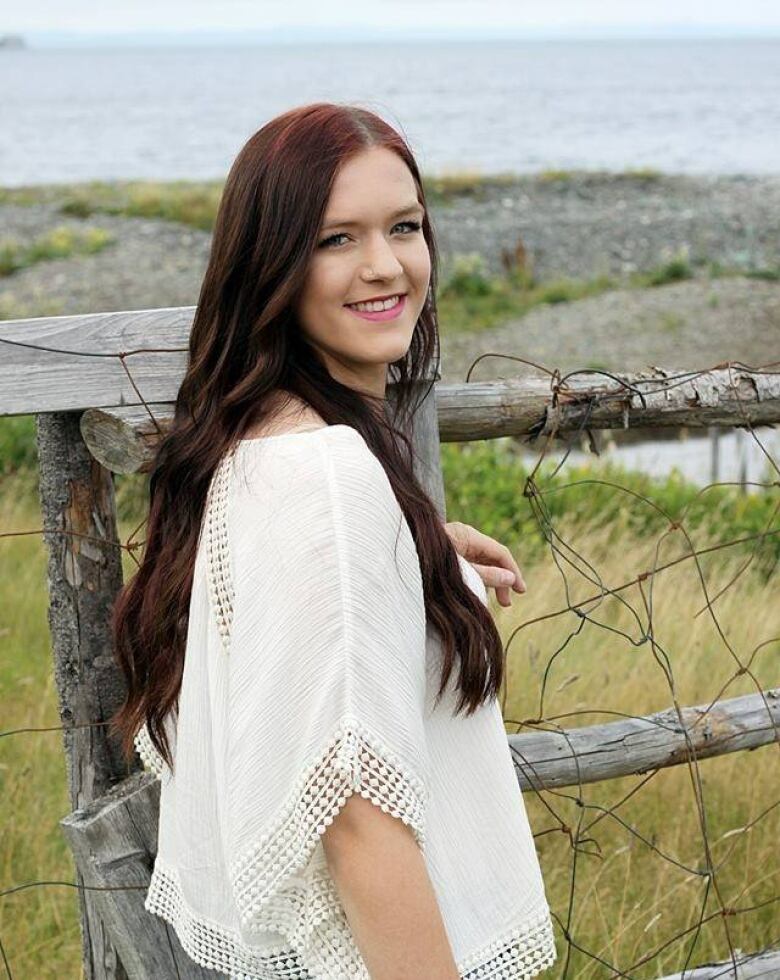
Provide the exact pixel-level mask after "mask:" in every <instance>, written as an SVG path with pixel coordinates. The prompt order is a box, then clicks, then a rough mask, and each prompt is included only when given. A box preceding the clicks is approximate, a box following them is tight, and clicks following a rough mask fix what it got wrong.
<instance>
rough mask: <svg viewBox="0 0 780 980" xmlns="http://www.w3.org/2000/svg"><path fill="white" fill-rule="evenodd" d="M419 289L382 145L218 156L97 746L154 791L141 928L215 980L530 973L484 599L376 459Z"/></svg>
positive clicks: (411, 200) (427, 508) (394, 161)
mask: <svg viewBox="0 0 780 980" xmlns="http://www.w3.org/2000/svg"><path fill="white" fill-rule="evenodd" d="M436 282H437V253H436V246H435V240H434V234H433V229H432V225H431V220H430V214H429V212H428V210H427V207H426V202H425V196H424V193H423V187H422V183H421V179H420V174H419V171H418V168H417V165H416V163H415V161H414V158H413V156H412V154H411V152H410V150H409V148H408V147H407V145H406V143H405V142H404V140H403V139H402V137H401V136H400V135H399V134H398V133H397V132H396V131H395V130H394V129H393V128H392V127H390V126H389V125H388V124H387V123H386V122H384V121H383V120H382V119H381V118H379V117H377V116H376V115H374V114H373V113H371V112H368V111H365V110H364V109H361V108H357V107H353V106H342V105H334V104H330V103H317V104H314V105H308V106H304V107H302V108H298V109H295V110H293V111H290V112H287V113H285V114H283V115H281V116H279V117H277V118H275V119H273V120H271V122H269V123H268V124H267V125H265V126H264V127H263V128H262V129H260V130H259V131H258V132H257V133H255V134H254V136H252V137H251V138H250V139H249V141H248V142H247V143H246V145H245V146H244V147H243V149H242V150H241V152H240V153H239V155H238V157H237V159H236V161H235V163H234V164H233V167H232V168H231V171H230V174H229V176H228V179H227V182H226V185H225V189H224V194H223V197H222V202H221V204H220V208H219V213H218V215H217V220H216V225H215V229H214V238H213V244H212V251H211V257H210V262H209V265H208V269H207V271H206V275H205V278H204V280H203V285H202V288H201V293H200V297H199V300H198V306H197V311H196V314H195V319H194V322H193V326H192V333H191V337H190V356H189V363H188V366H187V370H186V373H185V376H184V380H183V381H182V384H181V388H180V390H179V393H178V397H177V401H176V407H175V416H174V422H173V425H172V428H171V430H170V431H169V432H168V433H167V434H166V436H165V437H164V438H163V440H162V441H161V443H160V446H159V451H158V454H157V459H156V462H155V466H154V469H153V472H152V474H151V480H150V510H149V520H148V528H147V540H146V550H145V554H144V558H143V562H142V564H141V566H140V569H139V571H138V572H137V574H136V575H135V577H134V578H133V579H132V580H131V581H130V582H129V583H128V585H127V587H126V588H125V589H124V590H123V592H122V594H121V595H120V597H119V599H118V601H117V603H116V606H115V611H114V624H113V625H114V636H115V644H116V650H117V655H118V658H119V662H120V664H121V666H122V669H123V672H124V675H125V678H126V681H127V700H126V703H125V705H124V706H123V708H122V710H121V711H120V712H119V713H118V714H117V716H116V718H115V731H116V732H117V733H118V734H119V735H120V736H121V739H122V744H123V747H124V750H125V752H126V753H127V758H128V759H131V758H132V752H133V745H134V744H135V747H136V748H137V749H138V751H139V752H140V754H141V756H142V758H143V760H144V762H145V763H146V764H147V766H148V767H149V768H150V769H152V770H153V771H154V772H155V773H156V774H157V775H158V777H159V778H160V780H161V798H160V826H159V846H158V853H157V858H156V861H155V866H154V872H153V876H152V881H151V885H150V888H149V891H148V894H147V897H146V908H147V910H148V911H150V912H152V913H155V914H156V915H158V916H161V917H162V918H164V919H165V920H166V921H167V922H169V923H170V924H171V925H172V926H173V927H174V929H175V930H176V933H177V935H178V937H179V939H180V941H181V944H182V946H183V948H184V949H185V951H186V952H187V953H188V954H189V955H190V957H192V958H193V959H194V960H195V961H197V962H198V963H200V964H201V965H203V966H205V967H209V968H211V969H214V970H217V971H219V972H221V973H224V974H227V975H228V976H231V977H235V978H241V980H272V978H273V980H315V978H316V980H355V978H358V980H369V978H370V980H458V978H466V977H467V978H469V980H477V978H488V977H489V978H491V980H525V978H530V977H534V976H536V975H537V974H538V973H539V972H540V971H541V970H543V969H544V968H546V967H547V966H549V965H550V964H551V963H552V962H553V961H554V960H555V957H556V951H555V945H554V941H553V934H552V926H551V918H550V913H549V908H548V905H547V902H546V899H545V891H544V887H543V882H542V878H541V873H540V869H539V863H538V859H537V854H536V851H535V847H534V842H533V837H532V835H531V831H530V828H529V825H528V820H527V817H526V812H525V807H524V803H523V798H522V795H521V792H520V789H519V786H518V782H517V779H516V775H515V771H514V766H513V763H512V759H511V754H510V751H509V746H508V742H507V738H506V733H505V730H504V725H503V720H502V716H501V711H500V706H499V704H498V702H497V694H498V690H499V687H500V684H501V681H502V677H503V649H502V644H501V640H500V637H499V634H498V631H497V629H496V626H495V624H494V622H493V619H492V617H491V615H490V612H489V610H488V608H487V592H486V588H485V585H484V583H483V581H482V579H481V578H480V575H479V574H478V573H477V571H475V567H474V566H472V565H471V564H470V563H469V562H468V561H467V560H465V558H463V557H462V556H461V555H459V554H458V551H457V550H456V547H455V543H454V541H453V537H456V536H455V535H452V536H451V535H450V534H448V533H447V528H446V527H445V526H444V525H443V524H442V522H441V520H440V519H439V517H438V514H437V512H436V509H435V507H434V505H433V503H432V502H431V500H430V499H429V498H428V497H427V496H426V494H425V492H424V491H423V489H422V488H421V486H420V484H419V483H418V481H417V480H416V478H415V476H414V473H413V468H412V459H411V445H410V443H409V440H408V439H406V438H405V437H404V435H403V432H402V430H403V429H405V427H406V425H407V423H408V421H409V418H410V416H411V414H412V413H413V411H414V407H415V406H414V404H413V401H414V396H413V392H414V391H415V390H416V386H415V387H413V384H414V382H418V381H419V379H421V378H424V377H425V376H426V375H427V369H428V367H429V364H430V362H431V360H432V358H433V355H434V351H436V350H438V344H437V340H438V338H437V332H436V303H435V293H436ZM390 370H391V371H393V372H394V378H395V382H396V384H397V386H398V391H399V396H398V399H397V402H396V405H395V408H394V410H393V411H392V412H391V411H390V409H389V408H388V402H386V401H385V394H386V387H385V386H386V383H387V380H388V371H390ZM464 527H465V526H464V525H460V528H461V529H463V528H464ZM476 534H478V532H476ZM480 537H481V538H484V536H480ZM487 540H491V539H487ZM472 543H473V542H472ZM481 543H482V544H484V540H483V541H482V542H481ZM475 553H476V552H475ZM512 567H513V568H514V569H516V566H515V565H514V563H513V562H512ZM517 573H518V577H519V570H517ZM493 584H498V580H497V579H496V580H495V581H494V583H493ZM456 666H457V668H458V669H457V670H455V669H454V668H455V667H456Z"/></svg>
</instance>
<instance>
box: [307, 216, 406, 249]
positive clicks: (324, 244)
mask: <svg viewBox="0 0 780 980" xmlns="http://www.w3.org/2000/svg"><path fill="white" fill-rule="evenodd" d="M394 227H395V228H401V227H407V228H409V229H411V230H410V231H407V232H403V234H405V235H410V234H413V233H414V232H416V231H419V230H420V229H421V228H422V225H421V224H420V222H419V221H399V222H398V224H397V225H395V226H394ZM346 237H347V233H346V232H343V231H342V232H340V233H339V234H338V235H331V236H330V238H325V239H323V241H321V242H320V245H319V247H320V248H325V247H327V246H329V245H331V244H334V245H335V243H336V242H337V241H338V239H339V238H346ZM336 247H338V246H336Z"/></svg>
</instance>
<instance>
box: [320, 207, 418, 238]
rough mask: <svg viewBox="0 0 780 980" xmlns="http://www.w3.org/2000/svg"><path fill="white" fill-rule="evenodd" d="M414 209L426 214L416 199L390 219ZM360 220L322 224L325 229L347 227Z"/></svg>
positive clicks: (399, 216)
mask: <svg viewBox="0 0 780 980" xmlns="http://www.w3.org/2000/svg"><path fill="white" fill-rule="evenodd" d="M413 211H421V212H422V213H423V214H425V208H424V207H423V206H422V204H420V202H419V201H415V202H414V204H409V205H407V206H406V207H405V208H401V210H400V211H396V212H395V213H394V214H391V215H390V220H391V221H392V220H393V218H401V217H403V215H405V214H411V213H412V212H413ZM359 224H360V222H359V221H329V222H328V223H327V224H325V225H323V226H322V230H323V231H327V229H328V228H335V227H336V226H337V225H338V226H339V227H342V228H343V227H346V226H351V225H359Z"/></svg>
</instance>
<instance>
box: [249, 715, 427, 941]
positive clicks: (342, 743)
mask: <svg viewBox="0 0 780 980" xmlns="http://www.w3.org/2000/svg"><path fill="white" fill-rule="evenodd" d="M356 792H357V793H360V795H361V796H362V797H364V798H365V799H368V800H371V802H372V803H374V804H376V806H378V807H379V808H380V809H382V810H383V811H384V812H385V813H390V814H392V815H393V816H394V817H398V818H399V819H400V820H402V821H403V822H404V823H405V824H407V825H408V826H409V827H410V828H411V830H412V832H413V833H414V836H415V838H416V840H417V843H418V845H419V847H420V849H421V851H422V852H423V854H424V853H425V811H426V807H427V803H428V788H427V786H426V785H425V783H424V782H423V781H422V780H421V779H420V778H419V777H417V776H415V775H412V774H409V773H405V772H404V771H403V770H402V768H401V762H400V760H399V759H398V758H397V757H396V756H395V755H394V754H393V753H392V752H391V751H390V750H389V749H387V748H386V747H385V746H383V745H382V744H381V742H380V741H379V740H378V739H377V738H376V737H375V736H374V735H373V734H372V733H371V732H370V731H369V729H368V728H367V727H366V726H365V725H364V724H363V723H362V722H360V721H359V720H358V719H356V718H353V717H351V716H347V717H345V718H344V719H343V720H342V722H341V724H340V725H339V727H338V729H337V730H336V732H335V733H334V734H333V735H332V736H331V738H330V739H329V740H328V743H327V745H326V747H325V749H324V750H323V751H322V753H321V754H320V757H319V758H318V759H317V760H316V761H315V762H314V763H312V764H311V765H310V766H308V767H307V768H306V769H303V770H302V771H301V772H300V773H299V775H298V779H297V781H296V785H295V787H294V788H293V790H292V791H291V793H290V796H289V798H288V800H287V802H286V804H285V805H284V806H283V807H282V808H281V810H280V812H279V814H278V816H277V818H276V820H275V822H274V823H273V825H272V826H270V827H269V828H268V830H267V831H266V832H265V833H263V834H262V836H261V837H260V838H259V839H258V840H256V841H254V842H253V843H252V844H251V846H250V847H248V848H246V849H245V850H244V851H243V853H241V854H239V855H238V856H237V857H236V859H235V860H234V861H233V862H232V864H231V867H230V877H231V881H232V884H233V890H234V894H235V897H236V902H237V905H238V912H239V917H240V921H241V924H242V925H244V926H247V927H250V928H252V929H263V928H267V929H276V928H277V926H278V923H277V922H276V921H274V918H273V914H272V912H270V911H269V909H268V908H267V906H268V904H269V903H270V902H272V899H273V896H274V895H275V893H277V892H278V891H279V889H280V887H281V886H282V885H283V884H284V882H285V881H286V880H287V879H288V878H289V877H290V876H291V875H294V874H296V873H297V872H298V871H300V869H301V868H303V867H305V866H306V864H307V863H308V862H309V859H310V858H311V855H312V852H313V851H314V849H315V847H316V846H317V843H318V842H319V838H320V837H321V836H322V834H324V833H325V830H326V829H327V828H328V827H329V826H330V824H332V823H333V819H334V817H335V816H336V815H337V814H338V813H339V811H340V810H341V809H342V807H343V806H344V805H345V803H346V802H347V798H348V797H349V796H351V795H352V794H353V793H356Z"/></svg>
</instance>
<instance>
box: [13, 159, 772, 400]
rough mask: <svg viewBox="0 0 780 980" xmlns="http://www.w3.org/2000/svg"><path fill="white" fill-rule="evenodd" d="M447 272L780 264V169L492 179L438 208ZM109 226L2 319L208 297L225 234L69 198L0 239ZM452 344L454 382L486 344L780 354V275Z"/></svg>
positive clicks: (662, 355)
mask: <svg viewBox="0 0 780 980" xmlns="http://www.w3.org/2000/svg"><path fill="white" fill-rule="evenodd" d="M431 213H432V217H433V223H434V229H435V232H436V235H437V241H438V244H439V249H440V255H441V260H442V269H443V272H444V273H446V271H447V269H448V268H449V267H450V264H451V262H452V260H453V258H454V257H455V256H456V255H459V254H460V255H463V254H469V253H477V254H479V255H481V256H482V257H483V259H484V262H485V265H486V267H487V269H488V270H489V271H491V272H493V273H496V274H500V273H501V272H502V271H503V262H502V253H503V254H514V253H515V252H516V250H517V249H518V245H520V246H521V248H522V249H523V250H524V251H525V254H526V256H527V258H528V262H529V263H530V264H531V267H532V269H533V271H534V273H535V275H536V277H537V278H538V279H539V280H551V279H557V278H559V277H567V278H578V279H592V278H595V277H597V276H599V275H605V274H606V275H611V276H613V277H616V278H621V277H625V276H627V274H629V273H630V272H633V271H644V270H648V269H651V268H655V267H657V266H659V265H661V264H663V263H664V262H667V261H669V260H670V259H671V258H674V257H675V256H676V255H680V254H683V255H686V256H687V257H688V259H689V261H690V262H692V263H694V264H695V263H698V262H714V263H719V264H720V265H722V266H724V267H728V268H731V269H744V270H746V271H747V270H750V269H774V270H777V269H778V268H780V175H777V176H774V175H772V176H727V177H722V176H713V177H691V176H675V175H649V176H648V177H646V178H642V177H639V176H634V175H620V174H575V175H569V176H567V177H565V178H563V179H548V180H541V179H539V178H538V177H536V176H528V177H518V178H516V179H514V180H512V181H511V182H507V183H506V184H503V185H499V184H491V183H487V184H484V185H481V187H480V189H479V191H478V192H477V193H476V194H474V195H470V194H469V195H462V196H459V197H457V198H455V199H454V200H452V201H450V202H448V203H446V204H442V205H432V206H431ZM62 225H65V226H68V227H73V228H83V227H84V226H85V225H86V226H89V227H98V228H103V229H105V230H106V231H107V232H109V234H111V235H112V236H113V237H114V239H115V241H114V243H113V244H112V245H110V246H108V247H107V248H105V249H104V250H103V251H101V252H98V253H96V254H94V255H81V256H74V257H71V258H66V259H58V260H54V261H48V262H41V263H38V264H37V265H34V266H32V267H29V268H27V269H22V270H20V271H18V272H16V273H14V274H13V275H11V276H6V277H3V278H0V314H2V315H3V316H4V317H5V318H8V317H9V316H12V317H17V316H39V315H46V314H49V315H61V314H70V313H81V312H89V311H94V312H97V311H107V310H130V309H150V308H154V307H165V306H189V305H194V304H195V303H196V302H197V298H198V291H199V287H200V282H201V279H202V277H203V273H204V271H205V268H206V263H207V261H208V254H209V247H210V235H209V234H208V233H207V232H203V231H199V230H197V229H194V228H190V227H187V226H185V225H180V224H176V223H173V222H167V221H160V220H155V219H145V218H126V217H120V216H116V215H109V214H100V213H95V214H92V215H91V216H89V217H88V218H86V219H80V218H76V217H70V216H67V215H63V214H62V213H60V212H59V210H58V207H57V205H55V204H35V205H29V206H20V205H11V204H7V203H6V204H0V239H11V240H13V241H15V242H18V243H22V244H23V243H29V242H32V241H34V240H35V239H36V238H37V237H39V236H41V235H42V234H44V233H45V232H47V231H49V230H51V229H52V228H53V227H55V226H62ZM442 332H443V334H444V336H443V338H442V380H444V381H451V380H460V379H462V378H464V377H465V373H466V371H467V369H468V366H469V364H470V363H471V362H472V361H473V360H474V358H475V357H477V356H478V355H479V354H480V353H482V352H484V351H496V352H498V353H502V352H503V353H511V354H514V355H517V356H519V357H524V358H528V359H529V360H533V361H537V362H542V363H543V364H544V366H545V367H548V368H550V369H552V368H554V367H558V368H560V369H561V370H574V369H576V368H577V367H586V366H602V367H605V368H608V369H612V370H614V369H620V368H625V369H629V370H633V369H637V368H640V367H643V366H646V365H648V364H652V363H654V364H660V365H664V366H667V365H669V366H672V367H688V368H690V367H706V366H709V365H711V364H715V363H718V362H719V361H722V360H727V359H729V360H743V361H745V362H747V363H752V364H754V365H759V364H763V363H766V362H770V361H779V360H780V282H778V281H772V280H768V279H755V278H748V277H747V276H743V275H737V276H729V277H719V278H709V277H705V276H704V275H700V274H698V273H697V276H696V278H695V279H692V280H688V281H683V282H676V283H671V284H668V285H664V286H659V287H652V288H646V289H629V288H625V289H622V288H621V289H616V290H610V291H609V292H607V293H604V294H602V295H599V296H592V297H589V298H586V299H581V300H577V301H573V302H568V303H562V304H556V305H554V306H543V307H537V308H535V309H533V310H532V311H531V312H530V313H528V314H526V316H524V317H522V318H521V319H518V320H517V321H513V322H509V323H505V324H502V325H500V326H499V327H494V328H492V329H490V330H481V331H476V332H474V333H473V334H471V335H465V336H464V335H461V336H453V337H449V336H447V335H446V325H444V326H443V331H442ZM524 370H526V369H524V368H523V367H522V365H516V364H512V363H511V362H507V361H502V360H501V359H499V358H496V359H493V358H491V359H487V360H485V361H483V362H482V363H481V364H480V365H479V367H478V368H477V373H476V374H475V375H472V379H476V378H479V379H488V378H495V377H511V376H514V375H517V374H519V373H524Z"/></svg>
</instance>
